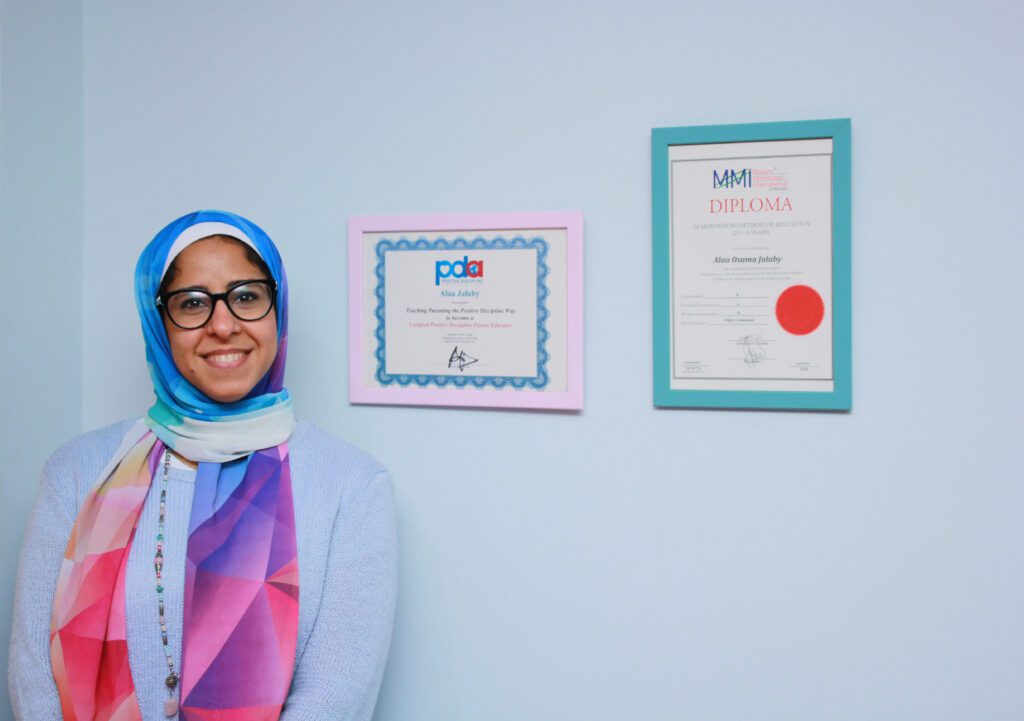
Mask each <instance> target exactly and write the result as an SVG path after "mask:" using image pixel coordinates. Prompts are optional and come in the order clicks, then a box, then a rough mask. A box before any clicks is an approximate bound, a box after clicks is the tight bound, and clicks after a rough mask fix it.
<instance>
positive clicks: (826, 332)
mask: <svg viewBox="0 0 1024 721" xmlns="http://www.w3.org/2000/svg"><path fill="white" fill-rule="evenodd" d="M669 158H670V163H671V171H670V172H671V179H670V182H671V198H672V200H671V206H670V212H671V228H672V244H671V248H670V252H671V257H672V297H673V303H672V356H673V358H672V384H671V385H672V388H675V389H691V390H697V389H705V390H722V389H730V390H814V391H832V390H833V388H834V384H833V377H832V376H833V373H832V327H831V320H830V318H829V317H828V316H829V309H830V308H831V307H832V183H831V177H832V140H831V139H814V140H787V141H777V142H762V143H721V144H717V143H716V144H708V145H684V146H676V147H674V148H672V149H671V150H670V151H669Z"/></svg>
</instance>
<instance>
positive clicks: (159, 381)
mask: <svg viewBox="0 0 1024 721" xmlns="http://www.w3.org/2000/svg"><path fill="white" fill-rule="evenodd" d="M211 235H225V236H228V237H231V238H236V239H238V240H240V241H242V242H243V243H245V244H246V245H248V246H250V247H251V248H253V249H254V250H255V251H256V252H257V253H259V255H260V257H261V258H262V259H263V261H264V262H265V263H266V264H267V267H268V268H269V269H270V274H271V277H272V278H273V280H274V281H275V282H276V283H277V296H276V299H275V301H276V302H275V308H276V312H277V357H276V358H275V359H274V362H273V364H272V365H271V366H270V369H269V370H268V371H267V372H266V374H265V375H264V376H263V377H262V378H261V379H260V380H259V382H257V383H256V385H255V386H254V387H253V389H252V390H251V391H250V392H249V393H248V394H247V395H246V396H245V397H244V398H242V399H240V400H238V401H235V402H233V403H218V402H216V401H214V400H211V399H210V398H209V397H208V396H206V395H205V394H204V393H202V392H201V391H200V390H199V389H197V388H196V387H195V386H193V385H192V384H191V383H189V382H188V381H187V380H186V379H185V377H184V376H182V374H181V372H180V371H179V370H178V368H177V366H175V364H174V360H173V358H172V356H171V348H170V343H169V341H168V339H167V331H166V329H165V328H164V321H163V317H162V315H161V313H160V309H159V308H158V306H157V304H156V299H157V294H158V293H159V289H160V283H161V282H162V281H163V277H164V274H165V273H166V272H167V269H168V267H169V266H170V264H171V262H172V261H173V260H174V258H175V257H177V255H178V253H180V252H181V251H182V250H184V249H185V248H187V247H188V246H189V245H191V244H192V243H194V242H195V241H197V240H201V239H203V238H207V237H209V236H211ZM135 303H136V306H137V307H138V311H139V318H140V320H141V321H142V333H143V337H144V338H145V341H146V362H147V364H148V366H149V375H150V377H151V378H152V379H153V389H154V391H155V392H156V403H155V404H154V405H153V407H152V408H150V409H149V413H148V416H147V418H146V423H147V425H149V427H150V428H152V429H153V432H154V433H155V434H156V435H157V437H158V438H160V440H162V441H163V442H164V443H166V444H167V445H168V446H170V447H171V448H173V449H174V450H175V451H177V452H178V453H181V454H182V455H184V456H185V457H186V458H191V459H192V460H195V461H214V462H224V461H227V460H232V459H234V458H239V457H241V456H243V455H245V454H247V453H250V452H252V451H253V450H256V449H259V448H269V447H271V446H276V445H278V444H280V443H282V442H284V441H285V440H286V439H287V438H288V436H289V435H290V434H291V429H292V426H293V425H294V419H293V416H292V402H291V397H290V396H289V395H288V391H287V389H285V388H284V385H283V384H284V366H285V357H286V355H287V353H286V351H287V345H288V281H287V278H286V277H285V272H284V266H283V265H282V263H281V256H280V254H279V253H278V252H277V248H276V247H275V246H274V243H273V241H271V240H270V237H269V236H267V234H266V233H264V232H263V230H262V229H261V228H260V227H259V226H257V225H256V224H255V223H252V222H251V221H249V220H246V219H245V218H243V217H241V216H238V215H235V214H233V213H227V212H224V211H221V210H200V211H197V212H195V213H189V214H188V215H184V216H182V217H181V218H178V219H177V220H175V221H173V222H172V223H170V224H169V225H168V226H167V227H165V228H164V229H163V230H161V231H160V232H159V233H157V234H156V237H155V238H153V240H152V241H151V242H150V243H149V245H147V246H146V248H145V249H144V250H143V251H142V255H140V256H139V262H138V264H137V265H136V267H135Z"/></svg>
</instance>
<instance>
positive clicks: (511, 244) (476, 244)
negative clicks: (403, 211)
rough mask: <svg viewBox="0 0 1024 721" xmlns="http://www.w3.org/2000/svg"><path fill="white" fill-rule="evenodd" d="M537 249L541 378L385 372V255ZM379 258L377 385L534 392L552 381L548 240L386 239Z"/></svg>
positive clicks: (378, 251)
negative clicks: (442, 251) (434, 251)
mask: <svg viewBox="0 0 1024 721" xmlns="http://www.w3.org/2000/svg"><path fill="white" fill-rule="evenodd" d="M528 248H533V249H535V250H536V251H537V375H535V376H470V375H457V376H442V375H409V374H397V375H390V374H389V373H387V372H386V370H385V368H386V367H387V364H386V362H385V359H386V358H387V347H386V343H385V332H384V331H385V327H384V254H385V253H387V252H391V251H409V250H412V251H416V250H473V249H478V250H511V249H515V250H520V249H528ZM375 252H376V254H377V266H376V268H375V269H374V272H375V274H376V276H377V288H376V290H375V291H374V294H375V295H376V296H377V310H376V311H375V314H376V316H377V331H376V333H375V335H376V336H377V352H376V353H375V357H376V358H377V372H376V373H375V375H376V378H377V381H378V382H379V383H380V384H381V385H384V386H388V385H391V384H392V383H397V384H398V385H400V386H403V387H405V386H408V385H410V384H416V385H418V386H420V387H425V386H428V385H430V384H434V385H437V386H439V387H441V388H444V387H445V386H449V385H451V386H455V387H456V388H465V387H467V386H469V387H473V388H485V387H487V386H491V387H493V388H504V387H505V386H511V387H513V388H516V389H522V388H525V387H530V388H537V389H540V388H544V387H545V386H546V385H547V384H548V382H549V381H550V378H549V376H548V371H547V363H548V357H549V356H548V352H547V341H548V331H547V319H548V315H549V312H548V309H547V305H546V303H547V298H548V295H549V294H550V293H549V291H548V286H547V283H546V280H547V276H548V264H547V260H546V259H547V254H548V244H547V241H545V240H544V238H542V237H540V236H536V237H534V238H531V239H530V240H526V239H525V238H523V237H522V236H521V235H517V236H516V237H515V238H513V239H512V240H505V239H504V238H503V237H501V236H500V235H499V236H496V237H495V238H492V239H491V240H487V239H485V238H484V237H483V236H477V237H476V238H475V239H473V240H472V241H468V240H466V239H465V238H463V237H462V236H461V235H460V236H458V237H456V238H455V239H454V240H447V239H445V238H444V237H443V236H438V237H437V238H436V239H435V240H428V239H427V238H426V237H423V236H420V237H419V238H418V239H417V240H415V241H410V240H408V239H407V238H404V237H403V238H399V239H398V240H397V241H395V240H391V239H389V238H382V239H380V240H379V241H377V245H376V247H375Z"/></svg>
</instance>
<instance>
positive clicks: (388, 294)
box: [374, 231, 554, 388]
mask: <svg viewBox="0 0 1024 721" xmlns="http://www.w3.org/2000/svg"><path fill="white" fill-rule="evenodd" d="M552 232H554V231H552ZM544 235H548V236H550V233H545V234H544ZM544 235H540V234H531V235H530V236H529V237H523V236H521V235H517V236H514V237H511V238H505V237H504V236H502V235H496V236H494V237H490V238H485V237H482V236H477V237H472V236H470V237H471V239H467V238H466V237H465V236H463V235H456V236H455V237H448V236H437V237H434V238H432V239H429V240H428V239H426V238H423V239H419V240H415V241H411V240H408V239H398V240H395V239H392V238H389V237H382V238H380V239H379V240H378V241H377V243H376V248H375V252H376V256H377V264H376V269H375V274H376V276H377V289H376V297H377V308H376V312H375V315H376V318H377V330H376V333H375V340H376V345H377V351H376V354H375V355H376V361H377V362H376V369H375V371H374V374H375V376H376V379H377V381H378V382H380V383H381V384H382V385H389V384H391V383H398V384H401V385H408V384H410V383H414V384H416V385H418V386H427V385H434V386H446V385H448V384H455V385H466V384H469V385H472V386H475V387H477V388H484V387H488V386H489V387H493V388H501V387H503V386H505V385H511V386H513V387H518V388H522V387H524V386H530V387H532V388H544V387H545V386H547V385H548V384H549V383H550V382H551V377H550V375H549V374H548V370H547V361H548V352H547V341H548V335H549V334H548V330H547V320H548V317H549V315H550V312H549V310H548V307H547V300H548V297H549V295H550V292H549V290H548V286H547V280H548V274H549V271H548V263H547V256H548V249H549V246H548V241H547V240H545V237H544Z"/></svg>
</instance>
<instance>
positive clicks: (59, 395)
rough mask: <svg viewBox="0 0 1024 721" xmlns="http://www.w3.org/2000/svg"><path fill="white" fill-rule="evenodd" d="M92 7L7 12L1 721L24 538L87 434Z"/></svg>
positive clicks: (0, 147)
mask: <svg viewBox="0 0 1024 721" xmlns="http://www.w3.org/2000/svg"><path fill="white" fill-rule="evenodd" d="M82 41H83V27H82V7H81V2H79V1H78V0H37V1H35V2H27V1H26V2H19V1H16V0H2V2H0V328H2V338H3V341H2V344H0V384H2V387H0V392H2V393H3V403H4V412H3V413H2V414H0V458H2V461H0V578H2V579H5V580H4V581H3V582H2V583H0V680H3V683H2V688H0V719H4V721H6V720H7V719H8V718H9V717H10V709H9V703H8V692H7V683H6V679H7V642H8V639H9V637H10V620H11V601H12V599H13V596H14V584H13V582H12V579H13V578H14V571H15V567H16V564H17V557H18V550H19V548H20V545H21V534H22V532H23V531H24V529H25V523H26V521H27V519H28V513H29V510H30V509H31V507H32V501H33V499H34V498H35V491H36V484H37V482H38V480H39V472H40V470H41V468H42V465H43V461H44V460H45V458H46V457H47V456H48V455H49V454H50V453H51V452H52V451H53V449H54V448H55V447H56V446H57V445H58V444H59V443H61V442H62V441H64V440H66V439H67V438H69V437H70V436H72V435H75V434H76V433H78V432H79V431H80V430H81V428H82V426H81V422H82V310H81V302H80V300H81V297H82V219H83V207H82V172H83V168H82V145H83V140H82V103H83V87H82V82H83V78H82Z"/></svg>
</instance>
